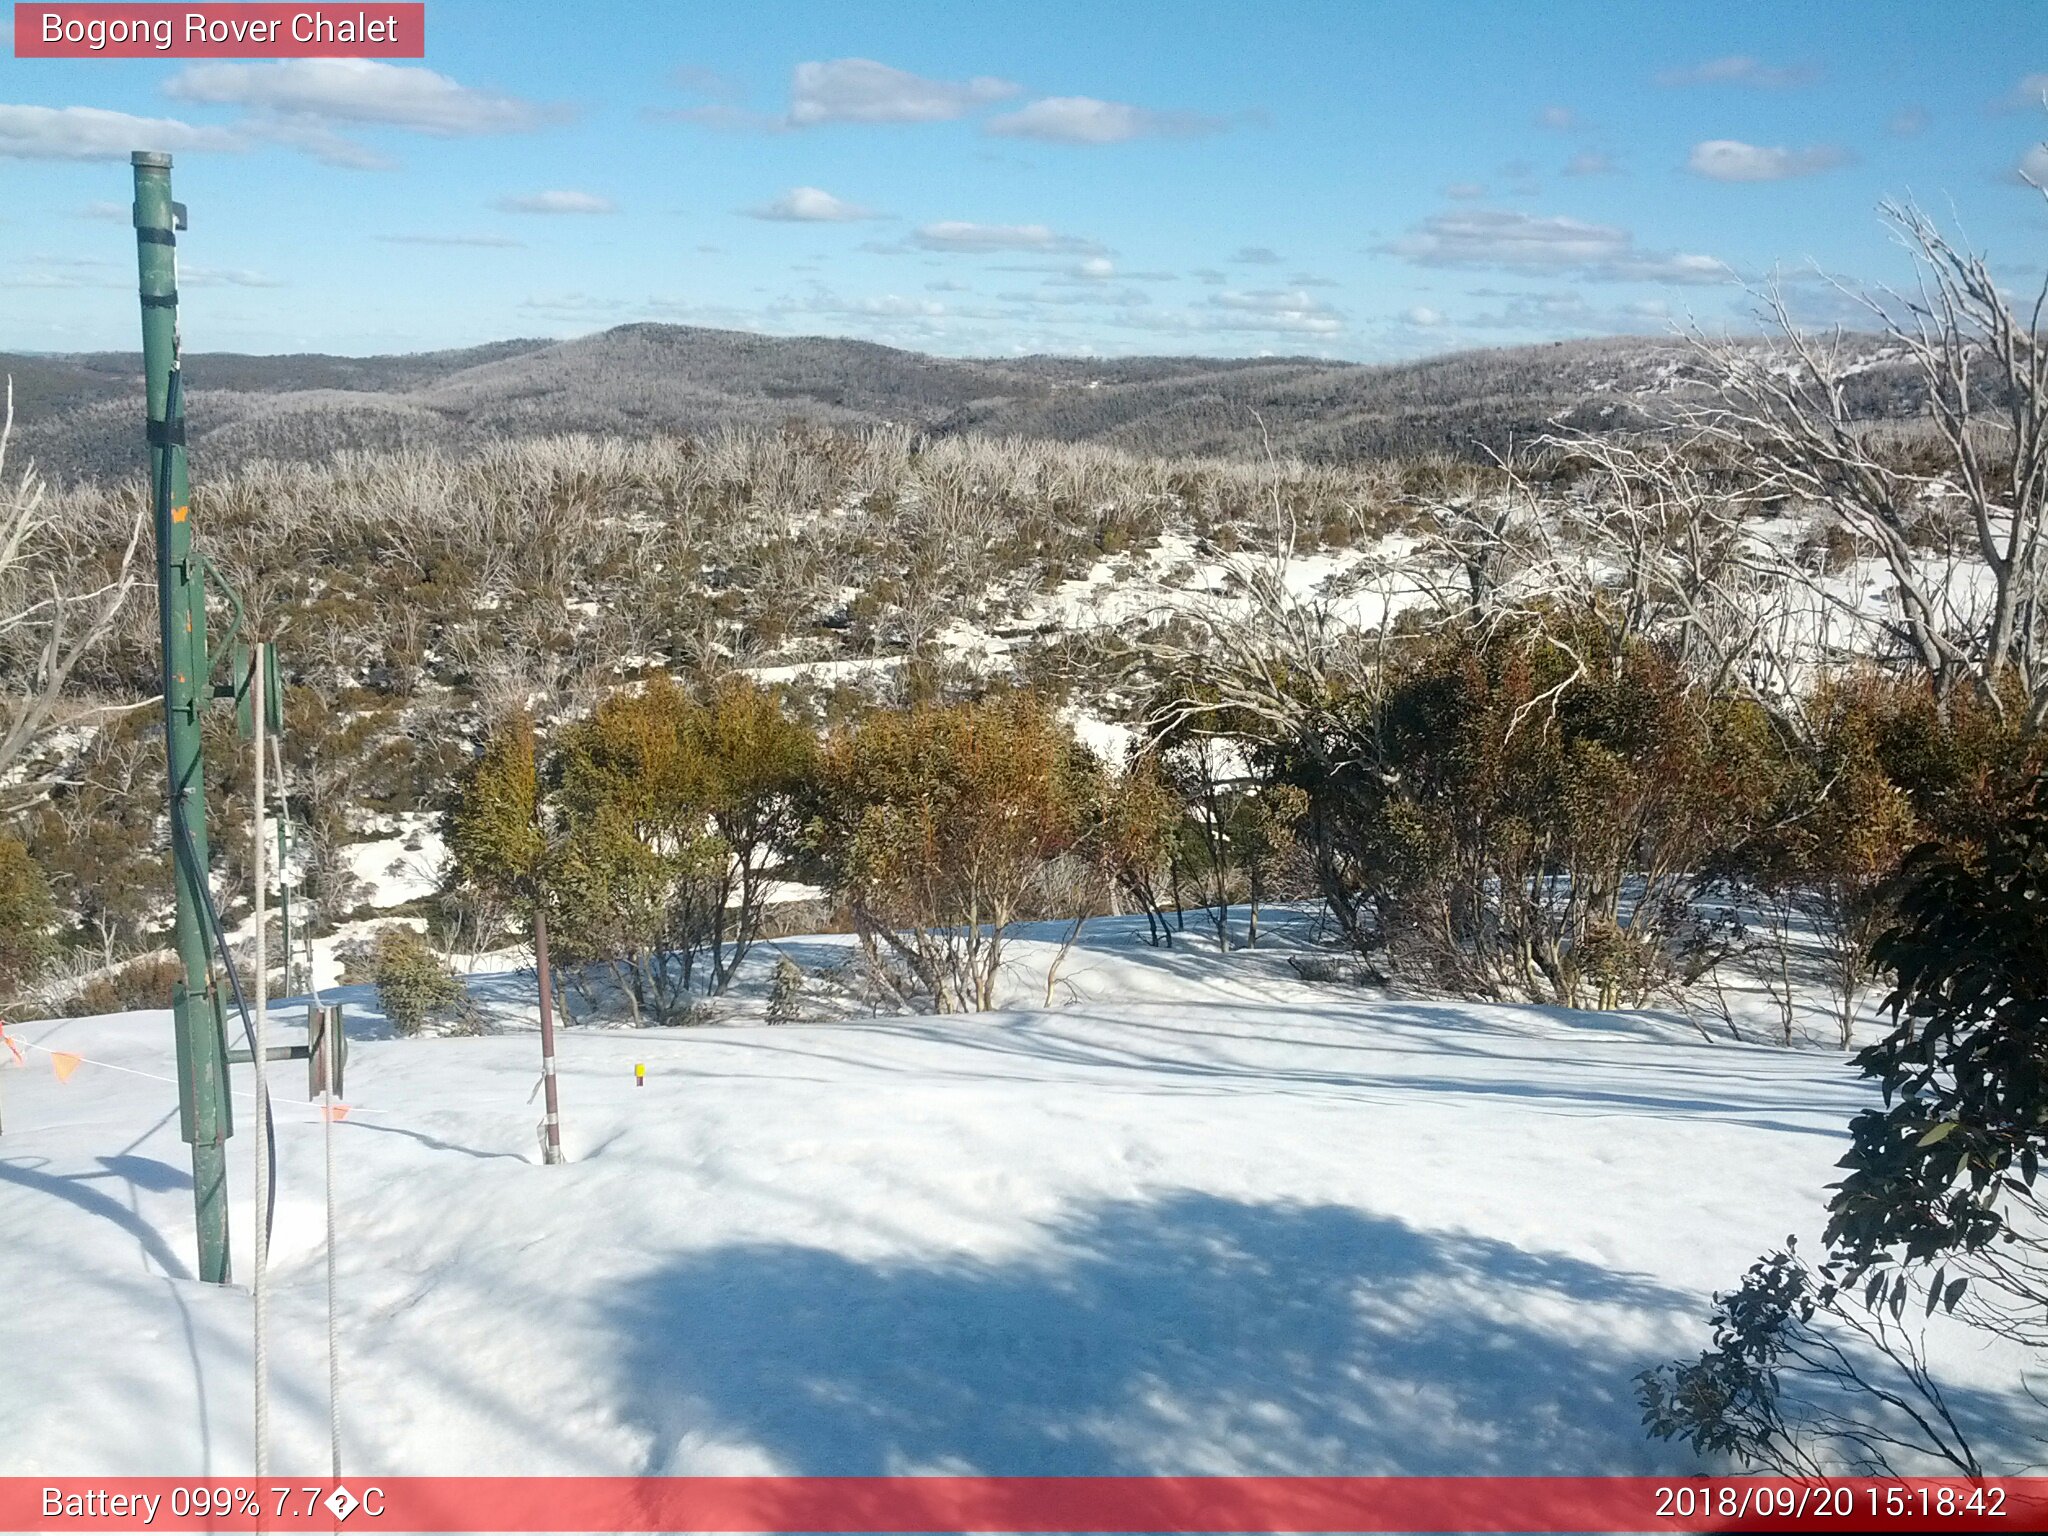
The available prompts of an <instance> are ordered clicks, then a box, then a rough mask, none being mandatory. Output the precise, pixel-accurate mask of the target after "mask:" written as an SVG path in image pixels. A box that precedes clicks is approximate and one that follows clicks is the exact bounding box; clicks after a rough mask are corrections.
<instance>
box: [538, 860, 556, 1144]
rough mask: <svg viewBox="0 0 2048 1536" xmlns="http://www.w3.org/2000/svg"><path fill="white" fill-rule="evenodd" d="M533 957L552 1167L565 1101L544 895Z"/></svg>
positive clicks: (544, 1124)
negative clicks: (559, 1085) (558, 1078)
mask: <svg viewBox="0 0 2048 1536" xmlns="http://www.w3.org/2000/svg"><path fill="white" fill-rule="evenodd" d="M533 959H534V972H535V978H536V980H538V982H539V983H540V1083H541V1089H542V1092H543V1094H544V1098H543V1102H544V1104H545V1106H546V1118H545V1119H543V1120H542V1121H541V1135H540V1146H541V1158H542V1160H543V1161H544V1162H546V1163H547V1164H548V1166H550V1167H553V1166H554V1165H555V1164H557V1163H559V1162H561V1161H562V1105H561V1101H560V1099H559V1098H558V1096H557V1095H556V1092H555V997H554V992H555V985H554V977H553V976H552V975H551V974H550V972H549V969H548V916H547V911H546V903H545V899H544V898H542V897H540V896H536V897H535V898H534V903H533Z"/></svg>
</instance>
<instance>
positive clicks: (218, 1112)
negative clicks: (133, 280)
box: [131, 150, 234, 1285]
mask: <svg viewBox="0 0 2048 1536" xmlns="http://www.w3.org/2000/svg"><path fill="white" fill-rule="evenodd" d="M131 159H132V162H133V164H134V167H135V253H136V263H137V269H138V273H139V276H140V280H141V293H142V366H143V373H144V375H145V377H146V379H147V382H148V391H149V429H148V437H149V471H150V488H151V493H152V495H153V496H154V495H157V494H158V492H159V491H160V490H161V489H162V488H165V487H167V488H168V491H169V495H168V498H167V500H168V507H167V509H166V510H165V511H164V513H163V514H162V515H160V516H159V519H158V524H157V530H156V532H157V602H158V604H159V605H160V612H161V615H162V619H163V652H164V740H165V747H166V751H167V753H168V756H169V766H170V799H171V836H172V839H173V842H174V844H176V843H178V842H180V841H182V842H183V844H184V846H183V847H182V848H179V847H175V846H174V848H173V850H172V854H173V856H172V860H171V868H172V880H173V882H174V887H175V890H176V894H177V912H178V926H177V940H178V959H179V961H180V963H181V964H182V965H183V966H184V970H185V979H184V981H183V983H182V984H181V985H180V986H179V987H178V988H177V991H176V995H175V997H174V999H173V1003H172V1007H173V1010H174V1013H173V1019H174V1022H173V1027H174V1028H175V1030H176V1031H177V1045H178V1124H179V1130H180V1133H181V1134H182V1135H183V1137H184V1139H185V1140H186V1141H187V1142H189V1143H190V1144H191V1147H192V1201H193V1211H194V1215H195V1216H196V1217H197V1220H198V1228H199V1278H200V1279H202V1280H208V1281H211V1282H213V1283H215V1284H217V1285H225V1284H226V1283H227V1281H228V1277H229V1269H230V1265H229V1258H228V1180H227V1139H228V1136H229V1135H230V1134H231V1133H232V1132H233V1129H234V1126H233V1123H232V1115H231V1110H230V1105H229V1099H228V1082H227V1060H226V1056H227V1046H226V1041H225V1039H224V1038H223V1025H224V1014H225V1010H224V1008H223V1005H222V999H221V997H220V996H219V995H218V993H217V991H216V989H215V987H214V984H213V982H212V980H211V978H210V967H209V966H208V964H207V938H208V935H207V932H206V903H205V900H204V896H203V893H202V890H201V886H200V882H202V881H203V880H205V879H206V871H207V848H206V773H205V765H204V762H203V760H202V756H201V747H200V734H199V712H200V710H201V708H202V707H203V706H204V702H205V701H206V700H207V699H208V698H209V697H210V692H211V690H210V688H209V686H208V672H209V668H208V665H207V660H208V658H207V653H206V599H205V595H204V592H203V590H202V586H201V577H200V569H199V564H198V561H197V560H196V558H195V557H194V555H193V553H192V519H191V513H190V506H191V499H192V493H191V487H190V485H189V484H188V482H187V479H186V473H185V414H184V407H183V403H182V396H183V391H182V389H178V390H175V391H174V390H173V388H172V380H173V377H174V376H175V375H176V374H177V372H178V366H179V364H178V258H177V235H176V233H175V231H176V226H177V224H178V223H179V219H178V217H177V215H178V214H179V213H180V212H182V210H180V209H177V208H176V205H174V204H173V203H172V201H171V157H170V156H169V155H165V154H155V153H151V152H149V151H146V150H138V151H136V153H135V154H134V155H133V156H132V157H131Z"/></svg>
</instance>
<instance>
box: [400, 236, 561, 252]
mask: <svg viewBox="0 0 2048 1536" xmlns="http://www.w3.org/2000/svg"><path fill="white" fill-rule="evenodd" d="M375 238H376V239H378V240H381V241H383V242H384V244H386V245H452V246H465V247H468V246H474V247H476V248H478V249H482V250H521V249H524V248H525V245H526V242H525V241H524V240H514V239H512V238H511V237H510V236H509V235H378V236H376V237H375Z"/></svg>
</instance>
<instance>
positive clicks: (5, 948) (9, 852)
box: [0, 837, 57, 995]
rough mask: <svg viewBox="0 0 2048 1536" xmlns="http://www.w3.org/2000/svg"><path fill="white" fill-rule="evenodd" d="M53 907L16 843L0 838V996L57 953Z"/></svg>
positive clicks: (23, 849)
mask: <svg viewBox="0 0 2048 1536" xmlns="http://www.w3.org/2000/svg"><path fill="white" fill-rule="evenodd" d="M56 925H57V907H56V903H54V902H53V901H51V900H50V887H49V885H48V883H47V882H45V881H44V879H43V872H42V871H41V870H40V869H38V868H36V863H35V860H34V859H32V858H30V857H29V852H28V848H27V845H25V844H24V843H22V842H21V841H20V840H19V839H16V838H12V837H0V995H4V994H6V993H7V992H9V991H11V990H13V988H15V987H17V986H19V985H20V984H21V983H23V982H25V981H29V980H32V979H33V978H34V977H35V975H36V973H37V972H38V971H40V970H41V969H42V968H43V965H44V964H45V963H46V962H47V961H48V960H49V958H50V956H51V955H52V954H53V953H55V951H56V943H55V940H54V937H53V935H52V933H51V930H52V929H53V928H55V927H56Z"/></svg>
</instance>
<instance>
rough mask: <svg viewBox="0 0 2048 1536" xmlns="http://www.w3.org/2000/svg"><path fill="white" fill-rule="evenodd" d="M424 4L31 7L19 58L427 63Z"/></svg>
mask: <svg viewBox="0 0 2048 1536" xmlns="http://www.w3.org/2000/svg"><path fill="white" fill-rule="evenodd" d="M426 55H427V8H426V6H425V5H424V4H410V5H385V4H379V3H377V0H369V3H367V4H366V3H362V0H358V3H356V4H353V5H348V4H340V5H327V4H314V5H270V4H262V5H208V4H199V5H105V4H102V5H26V4H21V3H20V0H17V3H16V5H15V7H14V56H15V57H16V58H17V59H423V58H425V57H426Z"/></svg>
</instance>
